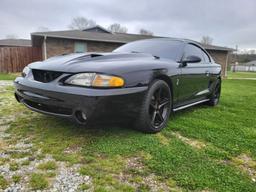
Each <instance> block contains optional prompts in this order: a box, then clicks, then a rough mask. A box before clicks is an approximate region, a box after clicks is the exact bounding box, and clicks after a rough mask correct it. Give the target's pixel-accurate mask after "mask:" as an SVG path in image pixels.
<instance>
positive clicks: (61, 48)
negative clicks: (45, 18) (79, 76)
mask: <svg viewBox="0 0 256 192" xmlns="http://www.w3.org/2000/svg"><path fill="white" fill-rule="evenodd" d="M46 50H47V58H49V57H52V56H55V55H61V54H65V53H73V52H74V40H69V39H57V38H47V40H46Z"/></svg>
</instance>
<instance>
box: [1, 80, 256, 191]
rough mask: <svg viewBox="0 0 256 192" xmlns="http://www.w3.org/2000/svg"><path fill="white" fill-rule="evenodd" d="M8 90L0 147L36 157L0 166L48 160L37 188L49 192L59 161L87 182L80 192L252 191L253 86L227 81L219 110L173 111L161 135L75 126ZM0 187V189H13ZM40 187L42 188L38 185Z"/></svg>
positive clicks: (255, 160) (255, 156) (255, 164)
mask: <svg viewBox="0 0 256 192" xmlns="http://www.w3.org/2000/svg"><path fill="white" fill-rule="evenodd" d="M12 90H13V88H11V87H6V89H5V90H3V91H2V93H1V94H0V114H1V117H2V119H8V118H10V119H11V121H10V122H8V124H9V125H10V126H9V128H8V129H7V130H6V131H5V132H6V133H7V134H10V136H9V137H7V138H5V139H4V140H3V141H2V143H5V144H2V143H1V142H0V149H1V151H6V150H7V147H6V146H8V145H13V144H15V143H19V142H20V141H23V140H24V139H25V140H26V143H31V144H33V147H32V149H31V150H32V151H33V153H32V152H27V153H24V154H15V153H14V154H11V156H10V157H9V159H8V158H6V159H5V160H4V159H2V161H4V162H7V163H8V162H9V161H15V162H16V161H17V162H19V161H18V159H20V158H24V157H30V156H33V157H34V158H35V159H44V158H45V157H46V156H47V155H51V156H52V158H53V159H52V160H50V161H47V162H45V163H43V164H41V165H39V166H38V169H37V173H33V174H32V173H31V174H30V173H28V176H30V177H31V184H30V186H32V187H33V186H34V185H35V187H34V188H35V189H42V188H48V189H49V187H50V186H51V185H52V184H51V183H52V182H54V179H53V178H54V175H58V174H59V173H58V169H59V168H58V166H59V162H65V163H66V164H68V167H69V166H74V165H80V167H79V169H78V170H77V172H78V173H79V174H80V175H84V176H89V178H90V179H91V183H81V184H80V186H79V187H80V189H83V190H86V189H94V191H150V190H151V191H153V190H155V191H168V190H170V191H221V192H222V191H256V183H255V179H256V150H255V146H256V118H255V117H256V116H255V109H256V81H252V80H224V81H223V86H222V96H221V102H220V104H219V105H218V106H217V107H214V108H212V107H208V106H206V105H200V106H195V107H193V108H190V109H187V110H183V111H180V112H177V113H175V114H173V115H172V116H171V117H170V121H169V123H168V127H167V128H166V129H165V130H163V131H162V132H161V133H158V134H143V133H140V132H138V131H135V130H133V129H131V126H130V123H126V126H122V125H118V124H115V123H114V124H113V123H108V124H102V123H97V124H96V125H94V126H93V125H91V126H90V127H86V128H84V127H79V126H76V125H75V124H74V123H72V122H69V121H67V120H62V119H59V118H54V117H48V116H44V115H41V114H37V113H34V112H31V111H29V110H27V109H26V108H25V107H23V106H22V105H20V104H18V103H16V102H15V101H14V98H13V97H12ZM5 100H7V101H5ZM2 124H3V123H2ZM0 125H1V123H0ZM35 151H37V152H38V151H40V153H35ZM32 154H37V155H32ZM29 161H31V162H26V165H24V166H29V165H28V164H32V165H33V161H34V159H33V158H30V159H29ZM54 162H55V163H54ZM9 164H10V163H9ZM24 164H25V163H24ZM22 166H23V165H22V164H21V163H18V166H16V167H22ZM17 169H19V168H17ZM47 169H49V170H48V171H47ZM49 171H51V172H50V173H51V174H49ZM36 174H37V175H36ZM38 174H39V176H38ZM35 175H36V176H37V177H36V176H35ZM24 178H25V176H24V175H22V177H21V178H20V182H21V183H22V182H24V183H25V180H26V179H24ZM38 178H40V179H38ZM1 180H3V181H2V183H3V186H4V187H6V186H8V184H9V185H10V184H11V183H12V182H14V181H12V180H10V179H9V180H8V178H7V179H5V180H4V178H2V179H1ZM1 180H0V186H1ZM38 180H43V181H44V182H43V183H44V185H43V186H42V185H39V186H37V184H38V183H40V182H39V181H38ZM4 187H2V188H4Z"/></svg>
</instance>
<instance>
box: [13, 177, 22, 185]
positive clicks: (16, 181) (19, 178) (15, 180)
mask: <svg viewBox="0 0 256 192" xmlns="http://www.w3.org/2000/svg"><path fill="white" fill-rule="evenodd" d="M12 180H13V182H14V183H19V182H20V180H21V176H20V175H13V176H12Z"/></svg>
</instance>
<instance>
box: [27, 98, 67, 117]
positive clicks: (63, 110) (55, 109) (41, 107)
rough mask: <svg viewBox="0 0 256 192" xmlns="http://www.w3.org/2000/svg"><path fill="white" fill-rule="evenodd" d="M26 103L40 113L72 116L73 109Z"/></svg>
mask: <svg viewBox="0 0 256 192" xmlns="http://www.w3.org/2000/svg"><path fill="white" fill-rule="evenodd" d="M24 103H26V104H27V105H29V106H30V107H33V108H35V109H38V110H40V111H45V112H50V113H55V114H61V115H72V109H70V108H65V107H59V106H53V105H46V104H42V103H36V102H33V101H29V100H24Z"/></svg>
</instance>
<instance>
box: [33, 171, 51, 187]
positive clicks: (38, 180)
mask: <svg viewBox="0 0 256 192" xmlns="http://www.w3.org/2000/svg"><path fill="white" fill-rule="evenodd" d="M29 184H30V186H31V188H32V189H33V190H41V189H45V188H47V187H48V185H49V183H48V181H47V179H46V178H45V177H44V176H43V175H42V174H37V173H33V174H32V175H31V177H30V181H29Z"/></svg>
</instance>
